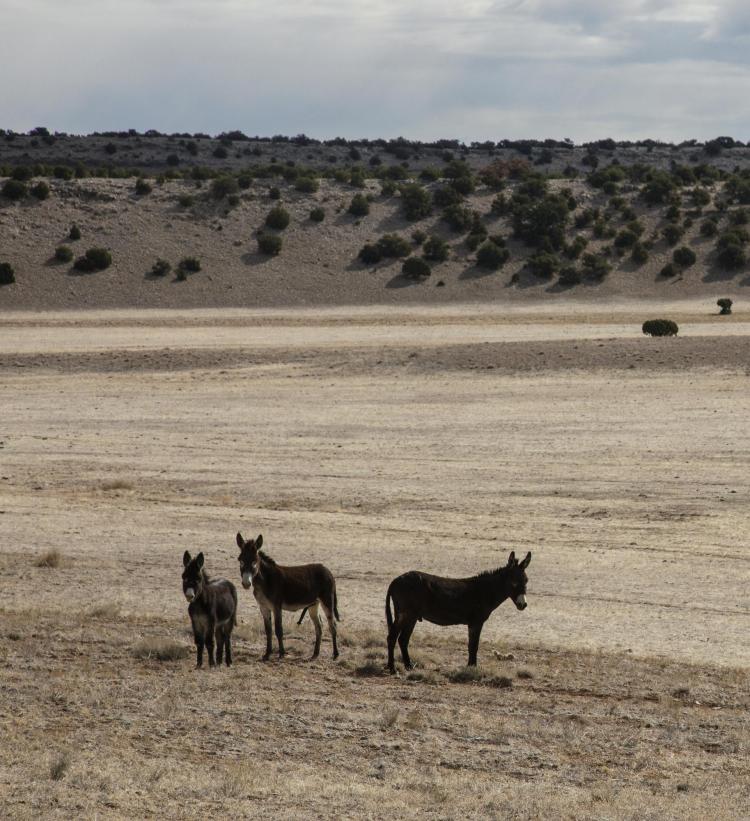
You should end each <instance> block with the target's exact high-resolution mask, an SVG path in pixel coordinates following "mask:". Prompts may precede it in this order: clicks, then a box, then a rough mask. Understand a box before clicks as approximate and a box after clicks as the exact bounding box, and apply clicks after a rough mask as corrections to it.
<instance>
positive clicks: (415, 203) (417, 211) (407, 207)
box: [401, 183, 432, 221]
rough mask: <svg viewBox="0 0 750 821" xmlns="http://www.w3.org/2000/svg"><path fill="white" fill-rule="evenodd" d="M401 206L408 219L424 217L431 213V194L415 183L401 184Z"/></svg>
mask: <svg viewBox="0 0 750 821" xmlns="http://www.w3.org/2000/svg"><path fill="white" fill-rule="evenodd" d="M401 208H402V210H403V212H404V216H405V217H406V219H408V220H412V221H413V220H420V219H424V218H425V217H427V216H429V215H430V214H431V213H432V196H431V195H430V192H429V191H428V190H427V189H426V188H423V187H422V186H421V185H418V184H417V183H409V184H408V185H402V186H401Z"/></svg>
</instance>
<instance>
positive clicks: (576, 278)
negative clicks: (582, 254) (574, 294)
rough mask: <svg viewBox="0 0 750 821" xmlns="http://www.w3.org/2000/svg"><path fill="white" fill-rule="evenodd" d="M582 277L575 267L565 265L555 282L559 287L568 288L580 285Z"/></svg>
mask: <svg viewBox="0 0 750 821" xmlns="http://www.w3.org/2000/svg"><path fill="white" fill-rule="evenodd" d="M582 280H583V277H582V276H581V272H580V271H579V270H578V269H577V268H576V267H575V265H566V266H565V267H564V268H563V269H562V270H561V271H560V276H559V277H558V279H557V281H558V283H559V284H560V285H563V286H565V287H566V288H570V287H572V286H573V285H580V284H581V281H582Z"/></svg>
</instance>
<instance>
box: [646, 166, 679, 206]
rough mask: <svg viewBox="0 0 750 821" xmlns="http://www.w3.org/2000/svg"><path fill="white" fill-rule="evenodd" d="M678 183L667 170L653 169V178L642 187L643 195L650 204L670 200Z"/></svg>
mask: <svg viewBox="0 0 750 821" xmlns="http://www.w3.org/2000/svg"><path fill="white" fill-rule="evenodd" d="M676 188H677V184H676V183H675V181H674V179H673V177H672V175H671V174H669V173H667V172H666V171H652V172H651V179H649V181H648V182H647V183H646V184H645V185H644V186H643V188H642V189H641V196H642V197H643V199H644V200H646V202H647V203H648V204H649V205H659V204H661V203H666V202H669V201H670V199H671V198H672V196H673V195H674V192H675V189H676Z"/></svg>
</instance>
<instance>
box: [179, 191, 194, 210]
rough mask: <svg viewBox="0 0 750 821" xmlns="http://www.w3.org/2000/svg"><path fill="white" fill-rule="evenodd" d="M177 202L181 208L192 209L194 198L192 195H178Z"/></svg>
mask: <svg viewBox="0 0 750 821" xmlns="http://www.w3.org/2000/svg"><path fill="white" fill-rule="evenodd" d="M177 202H178V203H179V204H180V207H182V208H192V207H193V206H194V205H195V197H194V196H193V195H192V194H180V196H179V197H177Z"/></svg>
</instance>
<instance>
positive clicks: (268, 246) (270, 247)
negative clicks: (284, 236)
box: [258, 234, 282, 257]
mask: <svg viewBox="0 0 750 821" xmlns="http://www.w3.org/2000/svg"><path fill="white" fill-rule="evenodd" d="M281 246H282V240H281V237H280V236H278V234H259V235H258V252H259V253H261V254H265V255H266V256H268V257H275V256H278V255H279V254H280V253H281Z"/></svg>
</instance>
